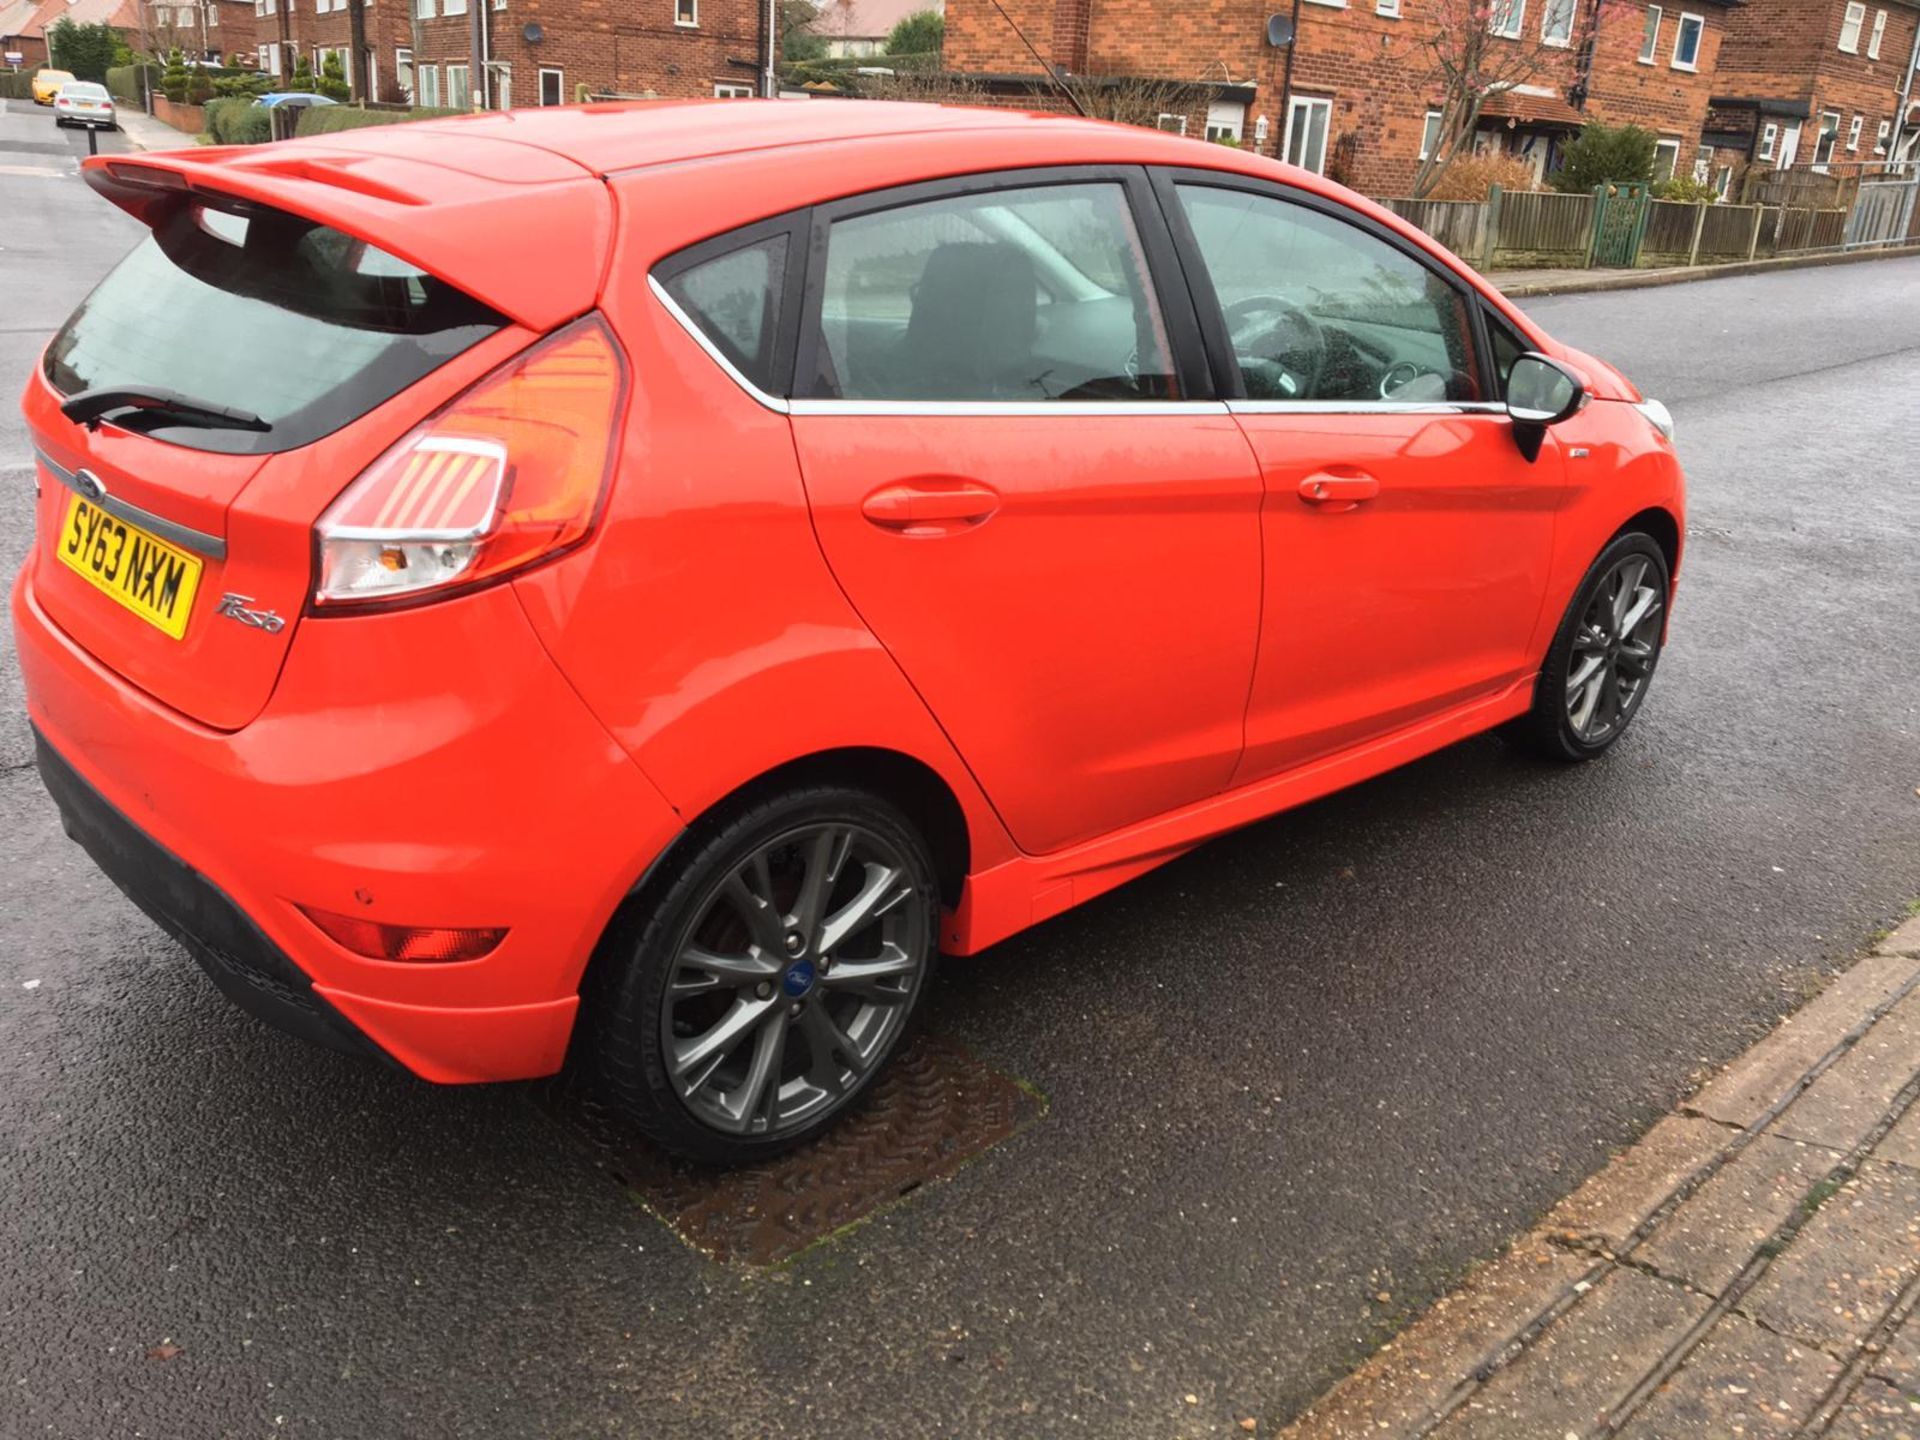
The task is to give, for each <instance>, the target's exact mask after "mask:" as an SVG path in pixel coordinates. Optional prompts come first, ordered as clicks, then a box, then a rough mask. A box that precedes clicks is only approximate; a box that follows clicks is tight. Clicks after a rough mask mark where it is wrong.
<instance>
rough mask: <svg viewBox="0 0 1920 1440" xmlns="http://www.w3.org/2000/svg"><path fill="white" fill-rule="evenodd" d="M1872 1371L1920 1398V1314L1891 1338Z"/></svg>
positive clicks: (1878, 1356)
mask: <svg viewBox="0 0 1920 1440" xmlns="http://www.w3.org/2000/svg"><path fill="white" fill-rule="evenodd" d="M1869 1369H1870V1370H1871V1373H1873V1374H1874V1375H1877V1376H1879V1377H1880V1379H1882V1380H1884V1381H1886V1382H1887V1383H1888V1384H1889V1385H1893V1386H1896V1387H1897V1388H1899V1389H1901V1390H1905V1391H1906V1392H1907V1393H1908V1394H1909V1395H1920V1312H1916V1313H1915V1314H1913V1315H1909V1316H1908V1317H1907V1318H1906V1320H1905V1321H1904V1322H1903V1323H1902V1324H1901V1325H1900V1327H1899V1329H1897V1330H1895V1331H1894V1332H1893V1334H1892V1335H1891V1336H1889V1337H1888V1339H1887V1342H1886V1344H1885V1346H1884V1347H1883V1348H1882V1350H1881V1351H1880V1353H1879V1354H1878V1355H1877V1356H1875V1357H1874V1360H1873V1364H1872V1365H1871V1366H1870V1367H1869Z"/></svg>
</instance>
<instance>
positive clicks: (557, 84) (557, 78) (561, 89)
mask: <svg viewBox="0 0 1920 1440" xmlns="http://www.w3.org/2000/svg"><path fill="white" fill-rule="evenodd" d="M549 75H551V76H553V79H554V86H553V94H554V100H553V103H554V104H555V105H564V104H566V103H567V72H566V71H565V70H563V69H562V68H561V67H560V66H558V65H542V66H541V67H540V74H539V76H538V78H537V84H536V87H535V89H534V92H533V94H534V99H535V101H536V102H537V103H539V104H541V105H545V104H546V103H547V76H549Z"/></svg>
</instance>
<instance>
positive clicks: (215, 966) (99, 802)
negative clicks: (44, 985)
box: [33, 730, 386, 1059]
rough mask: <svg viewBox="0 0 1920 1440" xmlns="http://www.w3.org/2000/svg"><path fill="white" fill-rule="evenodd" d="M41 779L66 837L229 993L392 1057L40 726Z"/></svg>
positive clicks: (340, 1044)
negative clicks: (90, 778)
mask: <svg viewBox="0 0 1920 1440" xmlns="http://www.w3.org/2000/svg"><path fill="white" fill-rule="evenodd" d="M33 745H34V760H35V762H36V763H37V764H38V766H39V769H40V779H41V781H42V783H44V784H45V785H46V787H47V793H48V794H49V795H51V796H52V797H53V801H54V804H56V805H58V806H59V807H60V826H61V828H62V829H63V830H65V831H66V832H67V838H68V839H69V840H72V841H74V842H75V843H76V844H78V845H79V846H80V848H81V849H82V850H85V851H86V852H87V854H88V855H89V856H90V857H92V859H93V863H94V864H96V865H98V866H99V867H100V869H101V872H102V873H103V874H105V875H106V877H107V878H108V879H109V880H111V881H113V883H114V884H115V885H118V886H119V887H120V890H121V893H123V894H124V895H125V896H126V897H127V898H128V899H129V900H131V901H133V903H134V904H136V905H138V906H139V907H140V908H141V909H142V910H144V911H145V912H146V914H147V917H148V918H149V919H150V920H152V921H153V922H154V924H156V925H158V926H159V927H160V928H161V929H162V930H164V931H166V932H167V933H168V934H169V935H171V936H173V938H174V939H176V940H178V941H179V942H180V943H181V944H182V945H183V946H185V947H186V950H187V953H188V954H189V955H191V956H193V958H194V959H195V960H197V961H199V962H200V968H201V969H202V970H205V971H206V972H207V975H208V977H209V978H211V979H212V981H213V983H214V984H215V985H218V986H219V987H220V993H221V994H223V995H225V996H226V997H227V999H229V1000H231V1001H232V1002H233V1003H234V1004H236V1005H238V1006H239V1007H240V1008H241V1009H242V1010H245V1011H247V1012H248V1013H250V1014H253V1015H257V1016H258V1017H259V1018H260V1019H262V1020H265V1021H266V1022H267V1023H268V1024H270V1025H273V1026H276V1027H278V1028H279V1029H281V1030H285V1031H287V1032H289V1033H290V1034H294V1035H298V1036H299V1037H300V1038H301V1039H303V1040H308V1041H311V1042H312V1043H314V1044H316V1045H324V1046H326V1047H327V1048H328V1049H330V1050H340V1051H344V1052H345V1053H347V1054H349V1055H373V1056H379V1057H380V1058H382V1059H385V1058H386V1053H385V1052H384V1051H382V1050H381V1049H380V1048H379V1047H378V1046H376V1045H374V1044H373V1043H372V1042H371V1041H369V1040H368V1039H367V1037H366V1036H365V1035H363V1034H361V1032H360V1031H359V1030H358V1029H356V1028H355V1027H354V1026H353V1025H352V1024H351V1023H349V1022H348V1021H347V1019H346V1017H344V1016H343V1015H341V1013H340V1012H339V1011H338V1010H336V1009H334V1008H333V1006H332V1005H330V1004H328V1003H327V1001H326V999H325V998H324V997H323V996H320V995H316V994H315V993H314V990H313V981H312V980H310V979H309V978H308V977H307V976H306V974H305V973H304V972H303V971H302V970H301V969H300V967H299V966H297V965H295V964H294V963H293V961H291V960H289V959H288V958H287V956H286V954H285V953H284V952H283V951H282V950H281V949H280V947H279V946H277V945H275V944H274V943H273V942H272V941H271V940H269V939H268V938H267V937H266V936H265V935H264V934H262V933H261V931H260V927H259V926H258V925H255V924H254V923H253V921H251V920H249V919H248V918H247V917H246V915H245V914H244V913H243V912H242V911H241V909H240V907H239V906H238V905H235V904H234V903H233V901H231V900H229V899H228V898H227V897H226V896H225V895H224V894H222V893H221V891H220V887H219V886H217V885H215V884H214V883H213V882H212V881H211V880H209V879H207V877H206V876H204V875H202V874H201V873H200V872H199V871H197V870H195V869H194V868H193V867H192V866H191V865H189V864H187V862H186V861H184V860H182V859H181V858H180V857H179V856H178V855H175V854H173V853H171V852H170V851H168V850H167V849H166V847H164V846H162V845H159V844H157V843H156V842H155V841H154V840H153V838H152V837H151V836H149V835H147V834H146V833H145V832H144V831H142V830H141V829H140V827H139V826H137V825H135V824H134V823H133V822H132V821H131V820H129V819H127V817H126V816H124V815H122V814H121V813H120V812H119V811H118V810H116V809H115V808H114V807H113V806H112V805H111V804H110V803H108V801H107V798H106V797H105V796H104V795H102V794H101V793H100V792H99V791H98V790H96V789H94V788H93V786H91V785H89V784H88V783H87V782H86V780H85V779H84V778H83V777H82V776H81V774H80V772H79V771H78V770H75V769H74V768H73V767H72V766H71V765H69V764H68V763H67V762H66V760H65V759H64V758H63V757H62V756H61V755H60V752H59V751H57V750H55V749H54V748H53V747H52V746H51V745H49V744H48V743H47V738H46V736H44V735H42V734H41V733H40V732H39V731H38V730H35V731H34V732H33Z"/></svg>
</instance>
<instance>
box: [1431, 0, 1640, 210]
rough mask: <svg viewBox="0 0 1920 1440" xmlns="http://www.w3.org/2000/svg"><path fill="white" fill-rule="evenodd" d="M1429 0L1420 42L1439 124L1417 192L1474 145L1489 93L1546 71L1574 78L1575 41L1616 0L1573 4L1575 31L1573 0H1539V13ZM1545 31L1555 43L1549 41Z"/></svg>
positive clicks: (1504, 5)
mask: <svg viewBox="0 0 1920 1440" xmlns="http://www.w3.org/2000/svg"><path fill="white" fill-rule="evenodd" d="M1433 3H1434V12H1433V18H1432V20H1431V21H1430V22H1429V23H1430V28H1429V29H1428V30H1427V32H1426V34H1425V35H1424V36H1423V37H1422V39H1421V41H1420V46H1421V49H1422V50H1423V51H1424V52H1425V58H1426V61H1427V71H1426V75H1425V80H1426V83H1427V85H1428V87H1429V90H1430V92H1438V93H1439V95H1440V124H1439V128H1438V132H1437V133H1436V135H1435V136H1434V139H1433V143H1432V144H1431V145H1429V146H1428V147H1427V158H1426V159H1424V160H1422V161H1421V162H1420V168H1419V170H1418V171H1417V172H1416V173H1415V175H1414V179H1413V193H1414V195H1415V196H1423V195H1426V194H1427V193H1428V192H1429V191H1431V190H1432V189H1433V187H1434V186H1435V185H1437V184H1438V183H1439V181H1440V177H1441V176H1442V175H1444V174H1445V173H1446V170H1447V167H1448V166H1449V165H1451V164H1452V163H1453V162H1454V160H1455V159H1457V158H1458V157H1459V156H1461V155H1462V154H1471V153H1472V151H1473V135H1474V131H1475V130H1476V129H1477V128H1478V127H1479V124H1480V115H1481V111H1482V110H1483V109H1484V108H1485V106H1486V103H1487V101H1489V100H1491V99H1492V98H1494V97H1495V96H1497V95H1503V94H1506V93H1507V92H1509V91H1511V90H1514V89H1515V88H1517V87H1519V86H1521V85H1527V84H1531V83H1534V82H1535V81H1538V80H1540V79H1542V78H1544V77H1549V76H1551V77H1553V78H1555V79H1557V80H1560V81H1561V82H1562V87H1563V88H1564V85H1565V83H1567V82H1570V81H1571V79H1572V73H1573V65H1574V63H1575V57H1576V55H1577V54H1578V53H1579V49H1581V48H1585V45H1586V44H1590V43H1591V40H1592V36H1593V33H1594V31H1595V30H1596V29H1597V28H1598V27H1599V25H1600V24H1601V23H1602V22H1603V21H1604V19H1605V16H1604V14H1603V13H1602V12H1603V11H1605V10H1609V9H1614V8H1620V7H1616V5H1614V4H1613V3H1610V0H1598V3H1596V4H1593V5H1587V6H1581V7H1579V13H1580V14H1581V15H1583V16H1584V17H1585V21H1586V34H1585V36H1583V37H1576V36H1575V35H1574V33H1573V28H1574V17H1575V13H1576V12H1575V0H1545V4H1544V7H1543V9H1542V10H1541V11H1540V12H1538V18H1535V16H1534V15H1531V14H1529V13H1528V11H1527V7H1526V6H1525V4H1524V0H1433ZM1549 34H1553V35H1555V36H1556V38H1557V40H1558V43H1553V44H1549V43H1548V41H1547V39H1546V38H1545V37H1546V36H1547V35H1549ZM1583 42H1584V43H1583ZM1576 46H1578V47H1579V48H1576Z"/></svg>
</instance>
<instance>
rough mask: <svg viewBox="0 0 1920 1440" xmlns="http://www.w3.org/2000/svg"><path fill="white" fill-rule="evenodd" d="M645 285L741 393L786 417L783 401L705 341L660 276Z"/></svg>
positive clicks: (649, 280) (718, 349)
mask: <svg viewBox="0 0 1920 1440" xmlns="http://www.w3.org/2000/svg"><path fill="white" fill-rule="evenodd" d="M647 284H648V285H650V286H652V287H653V293H654V295H655V297H656V298H657V299H658V300H659V301H660V303H661V304H662V305H664V306H666V309H667V313H668V314H669V315H671V316H673V318H674V319H676V320H678V321H679V322H680V328H681V329H682V330H684V331H686V332H687V334H689V335H691V336H692V337H693V343H694V344H696V345H698V346H699V347H700V348H701V349H702V350H704V351H706V352H707V354H708V355H710V356H711V357H713V363H714V364H716V365H718V366H719V367H720V368H721V369H722V370H724V371H726V372H727V374H728V375H729V376H730V377H731V378H732V380H733V383H734V384H736V385H738V386H739V387H740V388H741V389H742V390H744V391H746V392H747V394H749V395H751V396H752V397H753V398H754V399H755V400H758V401H759V402H760V403H761V404H762V405H764V406H766V407H767V409H769V410H771V411H773V412H774V413H775V414H778V415H785V414H787V413H788V405H787V402H786V401H785V400H782V399H781V398H780V397H779V396H778V395H769V394H768V393H767V392H766V391H764V390H762V389H761V388H760V387H759V386H758V385H756V384H754V383H753V381H751V380H749V379H748V378H747V377H746V375H745V374H744V373H742V371H741V369H740V367H739V366H738V365H735V364H734V363H733V361H731V360H729V359H728V358H727V356H726V352H724V351H723V350H721V349H720V347H719V346H718V345H715V344H714V343H713V341H711V340H709V339H708V338H707V336H706V332H705V331H703V330H702V329H701V328H700V326H699V323H698V322H697V321H695V319H694V318H693V317H692V316H691V315H689V314H687V312H686V311H685V310H683V309H681V308H680V303H679V301H677V300H675V299H674V298H673V296H671V295H669V294H668V293H667V287H666V286H664V285H662V284H661V283H660V277H659V276H657V275H649V276H647Z"/></svg>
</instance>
